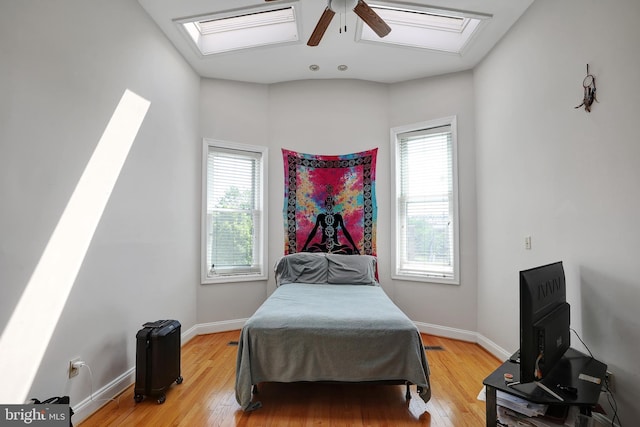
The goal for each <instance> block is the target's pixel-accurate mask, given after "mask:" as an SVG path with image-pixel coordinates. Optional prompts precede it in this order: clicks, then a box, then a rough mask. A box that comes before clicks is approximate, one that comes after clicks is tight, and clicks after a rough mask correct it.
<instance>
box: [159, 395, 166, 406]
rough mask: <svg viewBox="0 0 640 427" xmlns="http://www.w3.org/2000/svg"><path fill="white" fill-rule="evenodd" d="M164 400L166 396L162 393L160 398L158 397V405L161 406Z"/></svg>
mask: <svg viewBox="0 0 640 427" xmlns="http://www.w3.org/2000/svg"><path fill="white" fill-rule="evenodd" d="M165 400H167V396H165V394H164V393H162V394H161V395H160V396H158V404H160V405H162V404H163V403H164V401H165Z"/></svg>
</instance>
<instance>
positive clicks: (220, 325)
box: [192, 319, 247, 335]
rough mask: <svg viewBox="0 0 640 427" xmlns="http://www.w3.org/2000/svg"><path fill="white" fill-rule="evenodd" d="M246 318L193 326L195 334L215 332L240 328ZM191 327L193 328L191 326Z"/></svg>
mask: <svg viewBox="0 0 640 427" xmlns="http://www.w3.org/2000/svg"><path fill="white" fill-rule="evenodd" d="M246 321H247V319H235V320H225V321H222V322H210V323H200V324H199V325H196V326H194V328H196V330H197V334H196V335H205V334H215V333H216V332H227V331H235V330H236V329H237V330H240V329H242V327H243V326H244V324H245V322H246ZM192 329H193V328H192Z"/></svg>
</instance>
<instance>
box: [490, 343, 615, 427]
mask: <svg viewBox="0 0 640 427" xmlns="http://www.w3.org/2000/svg"><path fill="white" fill-rule="evenodd" d="M606 371H607V365H605V364H604V363H602V362H599V361H597V360H596V359H593V358H592V357H590V356H587V355H585V354H583V353H580V352H579V351H577V350H575V349H573V348H570V349H569V350H567V352H566V353H565V354H564V356H562V359H560V361H559V362H558V363H557V364H556V366H554V368H553V369H552V370H551V372H549V374H548V375H547V376H546V377H545V378H544V379H543V380H542V381H540V382H541V383H542V384H544V385H545V386H547V387H548V388H549V389H551V390H552V391H553V392H554V393H556V394H557V395H559V396H561V397H562V398H563V399H564V401H560V400H558V399H557V398H555V397H553V396H551V395H550V394H549V393H547V392H546V391H544V390H542V389H541V388H540V387H538V386H536V385H535V384H533V383H529V384H518V385H514V386H512V387H508V386H507V383H506V382H505V380H504V374H505V373H510V374H513V381H514V382H515V381H520V365H519V364H517V363H514V362H511V361H506V362H504V363H503V364H502V365H501V366H500V367H499V368H498V369H496V370H495V371H493V373H492V374H491V375H489V376H488V377H487V378H485V380H484V381H483V382H482V383H483V384H484V385H485V386H486V395H487V397H486V399H487V401H486V415H487V427H495V426H496V420H497V409H496V392H497V390H500V391H503V392H505V393H509V394H512V395H514V396H518V397H521V398H523V399H526V400H528V401H530V402H534V403H544V404H553V405H566V406H579V407H580V412H581V413H583V414H585V415H591V408H592V407H594V406H595V405H596V404H597V403H598V399H599V398H600V389H601V388H602V385H603V384H604V377H605V374H606ZM581 375H583V378H585V377H584V376H585V375H586V376H588V377H586V378H589V377H591V378H597V379H600V384H596V383H594V382H592V381H589V380H588V379H581V378H580V376H581ZM558 384H562V385H566V386H571V387H575V388H576V389H577V390H578V392H577V394H575V395H571V394H568V393H566V392H563V391H562V390H559V389H558V387H557V385H558Z"/></svg>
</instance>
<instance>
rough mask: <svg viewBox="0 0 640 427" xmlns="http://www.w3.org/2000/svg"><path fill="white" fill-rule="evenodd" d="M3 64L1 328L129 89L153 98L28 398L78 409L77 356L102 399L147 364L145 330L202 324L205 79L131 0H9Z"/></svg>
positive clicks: (0, 41)
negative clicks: (156, 323)
mask: <svg viewBox="0 0 640 427" xmlns="http://www.w3.org/2000/svg"><path fill="white" fill-rule="evenodd" d="M0 57H1V58H2V59H1V60H0V94H1V95H0V200H1V202H0V203H1V206H2V207H1V208H0V236H1V237H0V284H1V285H0V331H4V329H5V326H6V325H7V322H8V319H9V318H10V316H11V314H12V313H13V310H14V308H15V306H16V304H17V302H18V299H19V297H20V295H21V294H22V292H23V290H24V289H25V286H26V284H27V282H28V281H29V279H30V276H31V273H32V272H33V271H34V269H35V266H36V264H37V262H38V260H39V257H40V255H41V254H42V253H43V250H44V248H45V245H46V244H47V241H48V239H49V237H50V236H51V234H52V231H53V229H54V227H55V225H56V223H57V222H58V220H59V218H60V216H61V214H62V211H63V209H64V207H65V205H66V203H67V201H68V200H69V198H70V196H71V194H72V191H73V189H74V187H75V185H76V183H77V182H78V180H79V178H80V175H81V173H82V171H83V169H84V167H85V166H86V164H87V162H88V160H89V157H90V156H91V154H92V152H93V150H94V148H95V147H96V144H97V142H98V140H99V138H100V136H101V135H102V132H103V131H104V129H105V126H106V125H107V122H108V120H109V119H110V117H111V115H112V113H113V111H114V109H115V107H116V105H117V103H118V101H119V99H120V97H121V96H122V94H123V92H124V90H125V89H130V90H131V91H133V92H135V93H137V94H138V95H140V96H142V97H144V98H146V99H147V100H149V101H150V103H151V104H150V108H149V111H148V113H147V116H146V118H145V120H144V122H143V124H142V127H141V129H140V131H139V133H138V136H137V138H136V140H135V142H134V144H133V147H132V149H131V151H130V153H129V155H128V158H127V160H126V162H125V164H124V167H123V169H122V171H121V173H120V177H119V179H118V181H117V182H116V185H115V188H114V190H113V193H112V194H111V197H110V199H109V202H108V203H107V205H106V209H105V210H104V213H103V216H102V220H101V221H100V223H99V224H98V227H97V229H96V231H95V235H94V237H93V240H92V242H91V245H90V247H89V249H88V251H87V253H86V257H85V259H84V263H83V264H82V267H81V269H80V271H79V273H78V276H77V279H76V280H75V284H74V286H73V288H72V290H71V294H70V295H69V297H68V300H67V303H66V306H65V308H64V311H63V312H62V315H61V317H60V319H59V321H58V322H57V326H56V329H55V332H54V334H53V337H52V338H51V342H50V344H49V346H48V349H47V351H46V353H45V355H44V359H43V361H42V364H41V365H40V368H39V371H38V374H37V376H36V378H35V382H34V383H33V386H32V387H31V390H30V392H29V396H34V397H39V398H46V397H49V396H52V395H61V394H69V395H70V396H71V399H72V405H74V406H75V405H76V404H78V403H79V401H81V400H82V399H84V398H86V397H87V396H88V395H89V392H90V384H89V373H88V372H87V371H86V370H82V371H81V373H80V375H79V376H78V377H76V378H73V379H71V380H69V379H68V378H67V366H68V363H69V360H70V359H71V358H72V357H81V358H83V360H85V361H86V362H87V363H88V364H89V365H90V367H91V369H92V371H93V381H94V382H93V387H94V390H98V389H99V388H101V387H103V386H105V385H106V384H108V383H109V382H111V381H113V380H114V379H116V378H117V377H118V376H120V375H122V374H123V373H125V372H127V371H128V370H130V369H132V368H133V367H134V365H135V334H136V331H137V330H138V329H139V328H140V326H141V324H142V323H143V322H145V321H149V320H156V319H159V318H175V319H178V320H180V321H181V322H182V323H183V327H184V328H185V329H187V328H190V327H192V326H193V325H194V324H195V321H196V315H195V307H196V305H195V300H196V285H195V284H196V283H197V282H198V256H199V237H198V236H199V229H200V215H199V200H200V194H199V185H200V173H199V167H200V146H199V137H198V97H199V82H200V80H199V78H198V76H197V75H196V74H195V73H194V72H193V70H191V69H190V68H189V67H188V66H187V65H186V63H185V61H184V60H183V59H182V58H181V57H180V56H179V54H178V53H177V52H176V51H175V49H174V48H173V47H172V46H171V44H170V43H169V42H168V41H166V39H165V38H164V36H163V35H162V33H161V32H160V31H159V30H158V29H157V28H156V26H155V24H153V23H152V21H151V20H150V19H149V18H148V16H147V15H146V14H145V13H144V11H143V10H142V9H141V7H140V6H139V5H138V3H137V2H132V1H129V0H114V1H108V2H105V1H97V0H92V1H87V0H58V1H56V2H43V1H34V0H24V1H20V2H14V1H4V2H2V3H0ZM42 339H45V337H42V336H24V345H25V346H27V345H29V343H30V342H35V341H38V340H42ZM7 386H8V387H11V385H5V387H7Z"/></svg>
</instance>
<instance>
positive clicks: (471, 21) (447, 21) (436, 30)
mask: <svg viewBox="0 0 640 427" xmlns="http://www.w3.org/2000/svg"><path fill="white" fill-rule="evenodd" d="M368 4H369V6H370V7H371V8H372V9H373V10H374V11H375V12H376V13H377V14H378V15H380V17H381V18H382V19H384V20H385V22H387V24H388V25H389V26H390V27H391V29H392V30H391V33H389V34H388V35H387V36H386V37H384V38H381V37H378V36H377V35H376V34H375V33H374V32H373V31H372V30H371V29H370V28H369V27H368V26H366V25H363V23H362V21H361V20H358V22H357V25H356V41H362V42H366V43H381V44H390V45H397V46H404V47H409V48H417V49H423V50H432V51H439V52H445V53H449V54H457V55H463V54H464V52H465V51H466V49H467V47H468V46H469V44H470V42H471V41H472V40H473V39H474V38H475V37H476V36H477V34H478V33H479V32H480V30H481V28H482V27H483V26H484V25H486V23H487V21H488V20H489V19H491V17H492V16H491V15H488V14H482V13H476V12H466V11H461V10H453V9H444V8H435V7H429V6H419V5H415V4H403V3H384V2H373V1H370V2H369V3H368ZM403 15H406V16H403ZM422 17H424V18H426V19H424V20H422V19H421V18H422ZM439 17H443V18H444V21H443V22H440V23H439V22H438V18H439ZM403 18H405V19H403ZM421 20H422V22H421ZM453 23H455V24H456V25H455V26H454V25H452V24H453Z"/></svg>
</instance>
